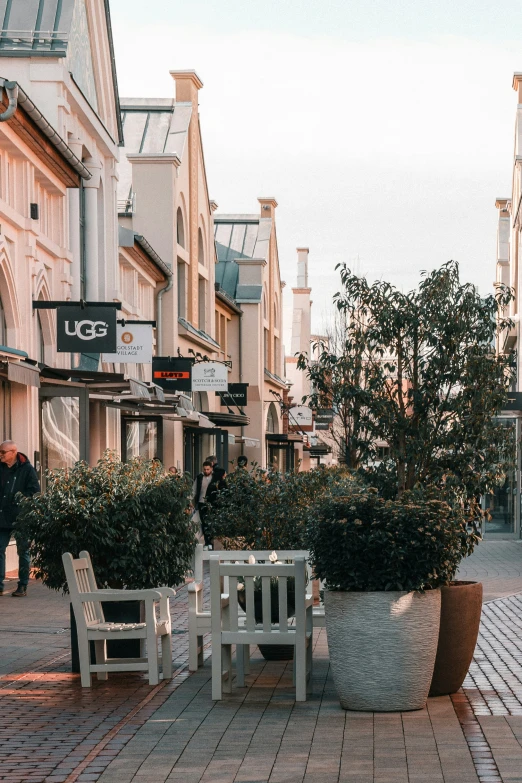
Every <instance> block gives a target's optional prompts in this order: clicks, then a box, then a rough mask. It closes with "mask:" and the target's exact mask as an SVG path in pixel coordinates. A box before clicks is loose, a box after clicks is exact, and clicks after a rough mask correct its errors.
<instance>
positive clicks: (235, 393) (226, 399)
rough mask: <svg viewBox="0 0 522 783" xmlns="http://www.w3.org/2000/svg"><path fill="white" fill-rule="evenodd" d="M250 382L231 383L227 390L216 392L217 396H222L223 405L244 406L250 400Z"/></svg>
mask: <svg viewBox="0 0 522 783" xmlns="http://www.w3.org/2000/svg"><path fill="white" fill-rule="evenodd" d="M247 390H248V383H229V384H228V389H227V391H226V392H216V397H220V398H221V404H222V405H228V406H229V407H230V406H231V405H235V406H236V407H238V408H244V407H245V405H246V404H247V402H248V391H247Z"/></svg>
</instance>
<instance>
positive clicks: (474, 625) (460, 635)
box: [430, 582, 482, 696]
mask: <svg viewBox="0 0 522 783" xmlns="http://www.w3.org/2000/svg"><path fill="white" fill-rule="evenodd" d="M481 611H482V585H481V583H480V582H454V583H453V584H451V585H448V586H447V587H442V588H441V612H440V631H439V644H438V647H437V657H436V659H435V669H434V671H433V678H432V681H431V687H430V696H445V695H446V694H448V693H456V692H457V691H458V690H459V688H460V687H461V685H462V683H463V682H464V678H465V677H466V674H467V673H468V669H469V665H470V663H471V660H472V658H473V653H474V651H475V645H476V643H477V637H478V632H479V626H480V614H481Z"/></svg>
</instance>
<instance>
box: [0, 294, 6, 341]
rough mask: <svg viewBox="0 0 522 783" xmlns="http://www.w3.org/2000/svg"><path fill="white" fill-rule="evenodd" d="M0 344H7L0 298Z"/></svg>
mask: <svg viewBox="0 0 522 783" xmlns="http://www.w3.org/2000/svg"><path fill="white" fill-rule="evenodd" d="M0 345H7V323H6V320H5V310H4V305H3V303H2V299H1V298H0Z"/></svg>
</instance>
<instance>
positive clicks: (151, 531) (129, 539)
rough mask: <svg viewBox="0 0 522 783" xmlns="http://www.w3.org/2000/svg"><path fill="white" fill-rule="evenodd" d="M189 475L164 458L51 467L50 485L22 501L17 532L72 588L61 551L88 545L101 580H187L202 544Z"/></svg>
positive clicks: (50, 581)
mask: <svg viewBox="0 0 522 783" xmlns="http://www.w3.org/2000/svg"><path fill="white" fill-rule="evenodd" d="M189 503H190V482H189V481H188V480H187V478H186V477H185V476H171V475H170V474H165V470H164V468H163V466H162V465H161V463H160V462H156V461H152V462H146V461H144V460H141V459H133V460H131V461H130V462H121V461H120V460H119V458H118V457H117V456H116V455H115V454H112V453H110V452H107V453H106V454H104V456H103V458H102V459H100V460H99V461H98V464H97V465H96V466H94V467H90V466H89V465H87V464H86V463H85V462H78V463H76V465H75V466H74V467H73V468H69V469H64V470H56V471H54V472H52V471H49V472H48V473H47V478H46V491H45V492H44V493H43V494H41V495H35V496H34V497H32V498H26V499H24V500H22V502H21V510H20V514H19V516H18V520H17V531H16V533H17V535H19V536H22V537H25V538H26V539H28V540H30V541H32V545H31V554H32V558H33V567H34V568H35V569H36V576H37V578H39V579H42V581H43V583H44V584H45V585H47V586H48V587H50V588H52V589H53V590H63V591H66V582H65V574H64V570H63V564H62V553H63V552H71V553H72V554H73V555H74V556H78V554H79V552H80V551H81V550H82V549H86V550H87V551H88V552H89V553H90V555H91V558H92V561H93V567H94V572H95V575H96V579H97V582H98V585H99V587H112V588H121V587H127V588H133V589H139V588H147V587H155V586H160V585H169V586H173V585H176V584H179V583H180V582H181V581H183V579H184V576H185V573H186V571H187V570H188V569H189V568H190V566H191V558H192V555H193V552H194V547H195V544H196V540H195V533H196V531H195V526H194V525H193V523H192V522H191V521H190V512H189Z"/></svg>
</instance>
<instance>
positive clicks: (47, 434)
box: [40, 386, 89, 486]
mask: <svg viewBox="0 0 522 783" xmlns="http://www.w3.org/2000/svg"><path fill="white" fill-rule="evenodd" d="M40 456H41V472H42V476H41V479H42V486H43V485H44V483H45V471H46V470H56V469H57V468H70V467H72V466H73V465H74V463H75V462H78V460H86V461H88V459H89V391H88V389H86V388H80V387H69V386H46V387H43V388H41V389H40Z"/></svg>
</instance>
